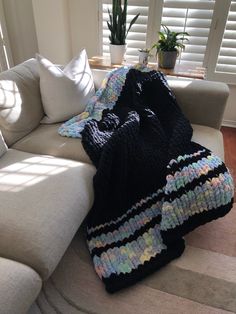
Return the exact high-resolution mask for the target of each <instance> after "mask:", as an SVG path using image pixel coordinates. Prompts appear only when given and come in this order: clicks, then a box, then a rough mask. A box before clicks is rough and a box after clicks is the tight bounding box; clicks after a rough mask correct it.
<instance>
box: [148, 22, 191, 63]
mask: <svg viewBox="0 0 236 314" xmlns="http://www.w3.org/2000/svg"><path fill="white" fill-rule="evenodd" d="M161 26H162V28H163V32H158V34H159V40H158V42H157V43H155V44H154V45H153V46H152V49H153V48H156V54H157V55H158V65H159V67H161V68H166V69H173V68H174V67H175V63H176V58H177V56H178V54H179V51H180V50H184V48H185V45H184V41H188V39H187V38H186V37H185V36H189V34H188V33H187V32H179V33H176V32H173V31H171V30H170V29H169V28H168V27H167V26H166V25H163V24H162V25H161Z"/></svg>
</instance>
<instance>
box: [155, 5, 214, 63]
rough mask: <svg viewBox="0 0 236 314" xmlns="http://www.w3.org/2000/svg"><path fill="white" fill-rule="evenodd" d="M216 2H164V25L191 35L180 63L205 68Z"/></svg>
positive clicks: (180, 57) (179, 59)
mask: <svg viewBox="0 0 236 314" xmlns="http://www.w3.org/2000/svg"><path fill="white" fill-rule="evenodd" d="M214 5H215V1H212V0H201V1H196V0H189V1H186V0H185V1H182V0H174V1H173V0H172V1H170V0H164V5H163V13H162V21H161V22H162V23H163V24H165V25H167V26H168V27H169V28H170V29H171V30H173V31H175V32H187V33H189V35H190V36H189V37H188V39H189V42H187V43H186V44H185V51H183V52H182V53H181V54H180V56H179V58H178V61H179V63H181V64H184V63H185V64H188V63H194V64H196V65H198V66H203V63H204V57H205V52H206V47H207V40H208V36H209V32H210V27H211V22H212V16H213V10H214Z"/></svg>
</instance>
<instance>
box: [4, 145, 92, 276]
mask: <svg viewBox="0 0 236 314" xmlns="http://www.w3.org/2000/svg"><path fill="white" fill-rule="evenodd" d="M94 173H95V168H94V167H93V166H91V165H87V164H84V163H79V162H75V161H71V160H66V159H60V158H55V157H50V156H41V155H34V154H30V153H25V152H21V151H17V150H14V149H10V150H8V152H7V153H6V154H5V155H3V157H2V158H1V159H0V256H2V257H5V258H9V259H13V260H16V261H19V262H21V263H24V264H26V265H28V266H30V267H32V268H33V269H34V270H36V271H37V272H38V273H39V274H40V275H41V277H42V278H43V279H47V278H48V277H49V276H50V274H51V273H52V271H53V270H54V268H55V267H56V265H57V263H58V262H59V260H60V259H61V257H62V255H63V254H64V252H65V250H66V248H67V247H68V245H69V243H70V241H71V239H72V238H73V236H74V234H75V232H76V230H77V229H78V227H79V226H80V224H81V222H82V221H83V219H84V218H85V216H86V215H87V213H88V211H89V209H90V207H91V205H92V202H93V188H92V179H93V176H94Z"/></svg>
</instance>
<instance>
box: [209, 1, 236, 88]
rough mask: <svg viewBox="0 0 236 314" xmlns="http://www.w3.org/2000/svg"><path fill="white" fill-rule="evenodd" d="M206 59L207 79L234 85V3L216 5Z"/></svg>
mask: <svg viewBox="0 0 236 314" xmlns="http://www.w3.org/2000/svg"><path fill="white" fill-rule="evenodd" d="M215 15H216V16H215V32H214V34H213V36H212V37H213V38H212V41H211V51H210V53H209V58H208V63H207V66H208V71H207V73H208V75H207V78H208V79H212V80H220V81H225V82H227V83H233V84H235V83H236V1H235V0H233V1H229V0H225V1H224V2H222V3H220V2H219V3H218V10H216V12H215Z"/></svg>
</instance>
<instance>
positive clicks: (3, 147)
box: [0, 130, 7, 157]
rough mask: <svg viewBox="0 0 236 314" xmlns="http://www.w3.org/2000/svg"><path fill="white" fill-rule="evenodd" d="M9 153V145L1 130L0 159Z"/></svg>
mask: <svg viewBox="0 0 236 314" xmlns="http://www.w3.org/2000/svg"><path fill="white" fill-rule="evenodd" d="M6 151H7V144H6V143H5V141H4V138H3V136H2V132H1V130H0V157H2V155H4V154H5V153H6Z"/></svg>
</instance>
